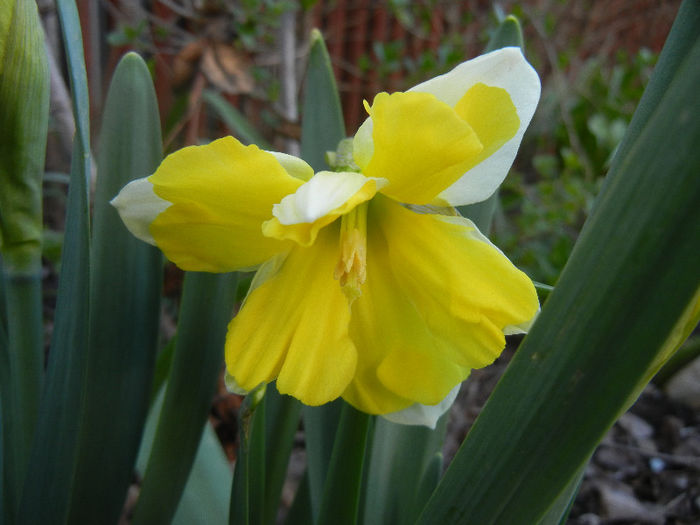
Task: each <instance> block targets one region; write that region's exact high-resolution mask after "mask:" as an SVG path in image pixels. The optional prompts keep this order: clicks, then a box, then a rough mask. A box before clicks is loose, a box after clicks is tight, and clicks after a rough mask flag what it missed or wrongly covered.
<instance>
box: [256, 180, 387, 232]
mask: <svg viewBox="0 0 700 525" xmlns="http://www.w3.org/2000/svg"><path fill="white" fill-rule="evenodd" d="M384 184H385V181H384V180H382V179H372V178H368V177H365V176H364V175H362V174H361V173H352V172H332V171H321V172H319V173H317V174H316V175H314V177H313V178H312V179H311V180H310V181H308V182H307V183H305V184H304V185H302V186H301V187H300V188H299V189H298V190H297V191H296V193H294V194H292V195H287V196H286V197H285V198H283V199H282V201H281V202H280V203H279V204H275V205H274V206H273V208H272V214H273V215H274V217H273V218H272V219H270V220H269V221H267V222H265V224H264V225H263V234H264V235H267V236H268V237H273V238H275V239H291V240H293V241H296V242H297V243H299V244H301V245H302V246H310V245H311V244H313V242H314V240H315V239H316V235H317V234H318V232H319V230H320V229H321V228H323V227H324V226H327V225H328V224H330V223H331V222H333V221H334V220H336V219H337V218H338V217H340V216H341V215H343V214H345V213H347V212H349V211H350V210H352V209H353V208H354V207H355V206H357V205H358V204H361V203H363V202H365V201H368V200H369V199H371V198H372V197H374V195H375V194H376V193H377V189H378V188H380V187H382V186H383V185H384Z"/></svg>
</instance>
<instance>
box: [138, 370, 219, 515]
mask: <svg viewBox="0 0 700 525" xmlns="http://www.w3.org/2000/svg"><path fill="white" fill-rule="evenodd" d="M166 388H167V385H165V384H161V386H160V388H159V389H158V391H157V392H156V393H155V394H154V396H153V402H152V403H151V409H150V411H149V413H148V418H147V419H146V424H145V425H144V429H143V438H142V440H141V447H140V449H139V455H138V459H137V460H136V470H137V472H139V473H140V474H143V472H145V470H146V465H147V464H148V458H149V456H150V455H151V450H152V449H153V439H154V438H155V434H156V428H157V427H158V421H159V419H160V414H161V409H162V407H163V399H164V398H165V390H166ZM232 478H233V475H232V472H231V467H230V466H229V465H228V461H227V459H226V454H225V453H224V451H223V449H222V448H221V443H219V440H218V438H217V437H216V433H215V432H214V429H213V428H212V427H211V425H209V424H207V425H205V426H204V431H203V432H202V439H201V441H200V443H199V448H198V450H197V455H196V456H195V460H194V464H193V465H192V472H191V473H190V477H189V478H188V480H187V484H186V485H185V490H184V492H183V494H182V499H181V500H180V503H179V504H178V507H177V510H176V512H175V516H174V517H173V521H172V523H173V525H224V524H225V523H227V518H228V497H229V494H230V492H231V480H232Z"/></svg>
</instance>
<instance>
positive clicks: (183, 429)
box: [132, 272, 238, 525]
mask: <svg viewBox="0 0 700 525" xmlns="http://www.w3.org/2000/svg"><path fill="white" fill-rule="evenodd" d="M237 282H238V275H237V274H235V273H231V274H222V275H217V274H209V273H197V272H188V273H187V274H186V275H185V282H184V286H183V292H182V304H181V306H180V316H179V322H178V333H177V340H176V341H175V351H174V352H175V353H174V355H173V362H172V365H171V368H170V376H169V378H168V387H167V390H166V394H165V400H164V401H163V408H162V411H161V414H160V419H159V421H158V430H157V431H156V437H155V440H154V443H153V448H152V449H151V454H150V457H149V460H148V465H147V467H146V470H145V473H144V477H143V482H142V484H141V491H140V494H139V501H138V503H137V505H136V509H135V511H134V518H133V521H132V522H133V523H134V525H138V524H139V523H145V524H149V525H150V524H157V523H166V524H167V523H170V522H171V520H172V518H173V515H174V514H175V510H176V509H177V504H178V501H179V500H180V497H181V496H182V491H183V489H184V487H185V483H186V482H187V479H188V476H189V474H190V469H191V468H192V464H193V462H194V459H195V455H196V453H197V449H198V446H199V441H200V438H201V435H202V428H203V426H204V424H205V423H206V420H207V414H208V413H209V408H210V406H211V400H212V397H213V396H214V392H215V390H216V380H217V378H218V376H219V374H220V373H221V368H222V363H223V352H224V340H225V337H226V325H227V324H228V322H229V320H230V319H231V315H232V312H233V305H234V301H235V295H236V285H237Z"/></svg>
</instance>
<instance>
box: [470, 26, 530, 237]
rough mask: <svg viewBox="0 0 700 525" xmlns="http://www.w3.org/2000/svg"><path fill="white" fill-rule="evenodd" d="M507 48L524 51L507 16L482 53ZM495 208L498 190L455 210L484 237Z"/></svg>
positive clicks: (519, 32)
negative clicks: (486, 197)
mask: <svg viewBox="0 0 700 525" xmlns="http://www.w3.org/2000/svg"><path fill="white" fill-rule="evenodd" d="M509 46H517V47H519V48H520V49H521V50H524V49H525V47H524V44H523V31H522V29H521V28H520V22H519V21H518V19H517V18H516V17H515V16H513V15H508V16H507V17H506V18H505V19H504V20H503V21H502V22H501V23H500V25H499V26H498V28H496V31H495V32H494V33H493V35H491V38H490V40H489V43H488V44H487V45H486V49H484V52H486V53H488V52H490V51H495V50H496V49H501V48H503V47H509ZM497 207H498V190H496V191H495V192H494V193H493V195H491V196H490V197H489V198H488V199H486V200H485V201H482V202H476V203H474V204H468V205H467V206H458V207H457V209H458V210H459V213H460V214H461V215H462V216H464V217H467V218H468V219H471V220H472V221H474V224H476V227H477V228H479V230H480V231H481V232H482V233H484V235H488V234H489V232H490V231H491V223H492V222H493V216H494V213H495V212H496V208H497Z"/></svg>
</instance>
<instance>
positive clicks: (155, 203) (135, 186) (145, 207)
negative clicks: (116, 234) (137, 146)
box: [110, 177, 171, 246]
mask: <svg viewBox="0 0 700 525" xmlns="http://www.w3.org/2000/svg"><path fill="white" fill-rule="evenodd" d="M110 204H111V205H112V206H114V207H115V208H116V209H117V211H118V212H119V216H120V217H121V218H122V221H123V222H124V224H125V225H126V227H127V228H128V229H129V231H130V232H131V233H132V234H133V235H134V236H135V237H137V238H138V239H141V240H142V241H145V242H147V243H148V244H152V245H153V246H155V245H156V241H155V240H154V239H153V236H152V235H151V232H150V230H149V227H150V226H151V223H152V222H153V220H154V219H155V218H156V217H157V216H158V215H160V214H161V213H162V212H164V211H165V210H166V209H167V208H169V207H170V206H171V203H170V202H168V201H166V200H165V199H161V198H160V197H159V196H158V195H156V194H155V193H154V191H153V184H151V182H150V181H149V180H148V178H147V177H146V178H143V179H136V180H132V181H131V182H130V183H129V184H127V185H126V186H124V187H123V188H122V190H121V191H120V192H119V194H118V195H117V196H116V197H114V198H113V199H112V200H111V201H110Z"/></svg>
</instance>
